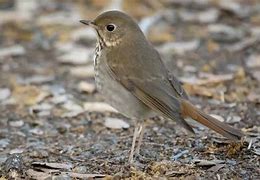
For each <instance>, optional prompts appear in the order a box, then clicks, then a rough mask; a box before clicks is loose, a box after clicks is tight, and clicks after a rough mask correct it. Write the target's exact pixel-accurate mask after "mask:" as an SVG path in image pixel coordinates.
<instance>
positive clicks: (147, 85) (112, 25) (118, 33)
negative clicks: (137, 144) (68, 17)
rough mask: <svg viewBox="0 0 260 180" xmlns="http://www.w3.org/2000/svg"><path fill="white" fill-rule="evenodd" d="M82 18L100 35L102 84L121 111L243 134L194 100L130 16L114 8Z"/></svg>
mask: <svg viewBox="0 0 260 180" xmlns="http://www.w3.org/2000/svg"><path fill="white" fill-rule="evenodd" d="M81 22H82V23H84V24H87V25H90V26H92V27H93V28H94V29H95V30H96V32H97V35H98V44H97V48H96V58H95V72H96V75H95V80H96V83H97V88H98V90H99V91H100V92H101V93H102V94H103V96H104V98H105V100H106V101H107V102H108V103H109V104H111V105H112V106H113V107H114V108H116V109H117V110H118V111H119V112H121V113H122V114H124V115H126V116H128V117H130V118H134V119H135V120H137V121H142V120H143V119H145V118H148V117H152V116H155V113H157V114H160V115H162V116H164V117H166V118H169V119H172V120H175V121H176V122H177V123H179V124H180V125H182V126H183V127H184V128H186V129H188V130H189V131H192V132H193V129H192V127H191V126H190V125H189V124H188V123H187V122H186V121H185V118H187V117H191V118H192V119H194V120H196V121H198V122H199V123H201V124H203V125H205V126H207V127H209V128H211V129H212V130H214V131H216V132H218V133H220V134H222V135H223V136H225V137H227V138H229V139H232V140H238V139H240V138H241V137H242V136H243V134H242V133H241V132H240V131H239V130H237V129H234V128H232V127H230V126H229V125H227V124H225V123H223V122H220V121H218V120H217V119H215V118H213V117H211V116H209V115H207V114H205V113H203V112H202V111H201V110H199V109H197V108H195V107H194V106H193V105H192V104H191V103H190V102H189V100H188V95H187V94H186V92H185V91H184V89H183V88H182V85H181V83H180V82H179V81H178V80H177V78H175V77H174V76H170V75H169V73H168V71H167V69H166V67H165V65H164V64H163V62H162V60H161V57H160V55H159V53H158V52H157V51H156V50H155V49H154V48H153V46H152V45H151V44H150V43H149V42H148V41H147V39H146V38H145V36H144V34H143V33H142V31H141V29H140V28H139V26H138V25H137V23H136V22H135V21H134V20H133V19H132V18H131V17H130V16H128V15H126V14H124V13H122V12H119V11H108V12H105V13H103V14H101V15H99V16H98V17H97V18H96V19H95V20H94V21H85V20H83V21H81ZM136 132H137V131H136ZM133 142H134V141H133ZM132 148H133V147H132Z"/></svg>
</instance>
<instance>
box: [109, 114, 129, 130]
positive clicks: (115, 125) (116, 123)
mask: <svg viewBox="0 0 260 180" xmlns="http://www.w3.org/2000/svg"><path fill="white" fill-rule="evenodd" d="M104 125H105V126H106V127H108V128H111V129H128V128H129V127H130V126H129V124H128V123H126V122H125V121H123V120H122V119H117V118H110V117H108V118H106V119H105V123H104Z"/></svg>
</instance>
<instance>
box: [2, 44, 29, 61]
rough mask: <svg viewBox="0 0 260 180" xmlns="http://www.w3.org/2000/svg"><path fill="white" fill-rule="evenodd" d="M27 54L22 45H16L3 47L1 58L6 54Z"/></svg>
mask: <svg viewBox="0 0 260 180" xmlns="http://www.w3.org/2000/svg"><path fill="white" fill-rule="evenodd" d="M23 54H25V49H24V47H23V46H21V45H14V46H11V47H6V48H1V49H0V58H2V57H6V56H18V55H23Z"/></svg>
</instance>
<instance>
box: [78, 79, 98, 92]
mask: <svg viewBox="0 0 260 180" xmlns="http://www.w3.org/2000/svg"><path fill="white" fill-rule="evenodd" d="M95 89H96V86H95V84H93V83H88V82H86V81H81V82H80V83H79V84H78V90H79V91H80V92H86V93H93V92H94V91H95Z"/></svg>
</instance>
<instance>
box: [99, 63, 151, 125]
mask: <svg viewBox="0 0 260 180" xmlns="http://www.w3.org/2000/svg"><path fill="white" fill-rule="evenodd" d="M95 72H96V73H95V81H96V86H97V89H98V91H99V92H100V93H101V94H102V96H103V97H104V99H105V101H106V102H107V103H108V104H110V105H111V106H112V107H114V108H115V109H117V110H118V111H119V112H120V113H122V114H123V115H125V116H127V117H129V118H135V119H140V120H142V119H146V118H149V117H152V116H155V113H154V112H153V111H152V110H151V109H150V108H149V107H148V106H146V105H145V104H144V103H143V102H141V101H140V100H139V99H137V98H136V97H135V96H134V95H132V93H130V92H129V91H127V90H126V89H125V88H124V87H123V86H122V85H121V84H120V83H119V82H117V81H116V80H114V79H113V78H112V77H111V75H109V72H108V71H107V70H106V67H105V64H104V63H103V62H100V59H99V60H97V61H96V63H95Z"/></svg>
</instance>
